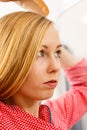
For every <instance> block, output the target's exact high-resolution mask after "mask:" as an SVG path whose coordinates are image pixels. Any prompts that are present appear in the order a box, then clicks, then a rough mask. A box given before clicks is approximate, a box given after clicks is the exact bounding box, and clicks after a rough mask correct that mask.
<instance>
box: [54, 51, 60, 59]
mask: <svg viewBox="0 0 87 130" xmlns="http://www.w3.org/2000/svg"><path fill="white" fill-rule="evenodd" d="M54 55H55V57H56V58H57V57H58V58H60V56H61V50H58V51H56V52H55V54H54Z"/></svg>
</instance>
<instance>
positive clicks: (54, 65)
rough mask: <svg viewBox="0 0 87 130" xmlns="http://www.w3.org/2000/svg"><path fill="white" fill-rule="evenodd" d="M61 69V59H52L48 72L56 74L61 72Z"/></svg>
mask: <svg viewBox="0 0 87 130" xmlns="http://www.w3.org/2000/svg"><path fill="white" fill-rule="evenodd" d="M60 68H61V64H60V59H59V58H55V57H52V58H50V60H49V65H48V72H49V73H56V72H59V71H60Z"/></svg>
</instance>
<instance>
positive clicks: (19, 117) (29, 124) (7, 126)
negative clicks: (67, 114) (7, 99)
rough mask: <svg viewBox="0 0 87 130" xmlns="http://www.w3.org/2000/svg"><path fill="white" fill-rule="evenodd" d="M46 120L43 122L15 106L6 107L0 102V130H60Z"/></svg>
mask: <svg viewBox="0 0 87 130" xmlns="http://www.w3.org/2000/svg"><path fill="white" fill-rule="evenodd" d="M44 112H45V109H44ZM46 116H47V115H46ZM47 117H48V116H47ZM47 119H48V118H46V121H44V120H45V119H44V120H42V119H40V118H36V117H34V116H32V115H30V114H29V113H26V112H25V111H24V110H21V109H20V108H19V107H17V106H7V105H5V104H3V103H2V102H0V125H1V126H0V130H60V129H58V128H55V127H54V125H53V124H50V123H49V122H47V121H49V120H47Z"/></svg>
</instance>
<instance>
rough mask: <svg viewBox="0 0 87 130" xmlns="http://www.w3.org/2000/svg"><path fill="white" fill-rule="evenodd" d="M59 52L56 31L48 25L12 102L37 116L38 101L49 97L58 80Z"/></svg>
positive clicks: (59, 47) (59, 67)
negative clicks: (34, 58)
mask: <svg viewBox="0 0 87 130" xmlns="http://www.w3.org/2000/svg"><path fill="white" fill-rule="evenodd" d="M60 52H61V44H60V40H59V37H58V33H57V31H56V29H55V28H54V26H53V25H50V27H49V28H48V30H47V31H46V34H45V36H44V39H43V43H42V45H41V47H40V50H39V52H38V54H37V57H36V60H35V62H34V64H33V65H32V68H31V70H30V73H29V75H28V77H27V79H26V80H25V82H24V83H23V85H22V86H21V89H20V90H19V91H18V92H17V93H16V94H15V95H14V96H13V101H14V104H16V105H18V106H20V107H21V108H23V109H24V110H25V111H26V112H28V113H30V114H32V115H34V116H36V117H38V110H39V102H40V101H41V100H45V99H48V98H51V97H52V95H53V92H54V89H55V87H56V86H57V84H58V82H59V76H60V69H61V64H60ZM50 81H51V82H50Z"/></svg>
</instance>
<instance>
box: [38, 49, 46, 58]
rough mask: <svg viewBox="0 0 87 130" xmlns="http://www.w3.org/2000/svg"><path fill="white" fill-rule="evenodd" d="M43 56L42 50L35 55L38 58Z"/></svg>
mask: <svg viewBox="0 0 87 130" xmlns="http://www.w3.org/2000/svg"><path fill="white" fill-rule="evenodd" d="M44 55H45V52H44V51H43V50H41V51H39V52H38V54H37V56H38V57H41V56H42V57H43V56H44Z"/></svg>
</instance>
